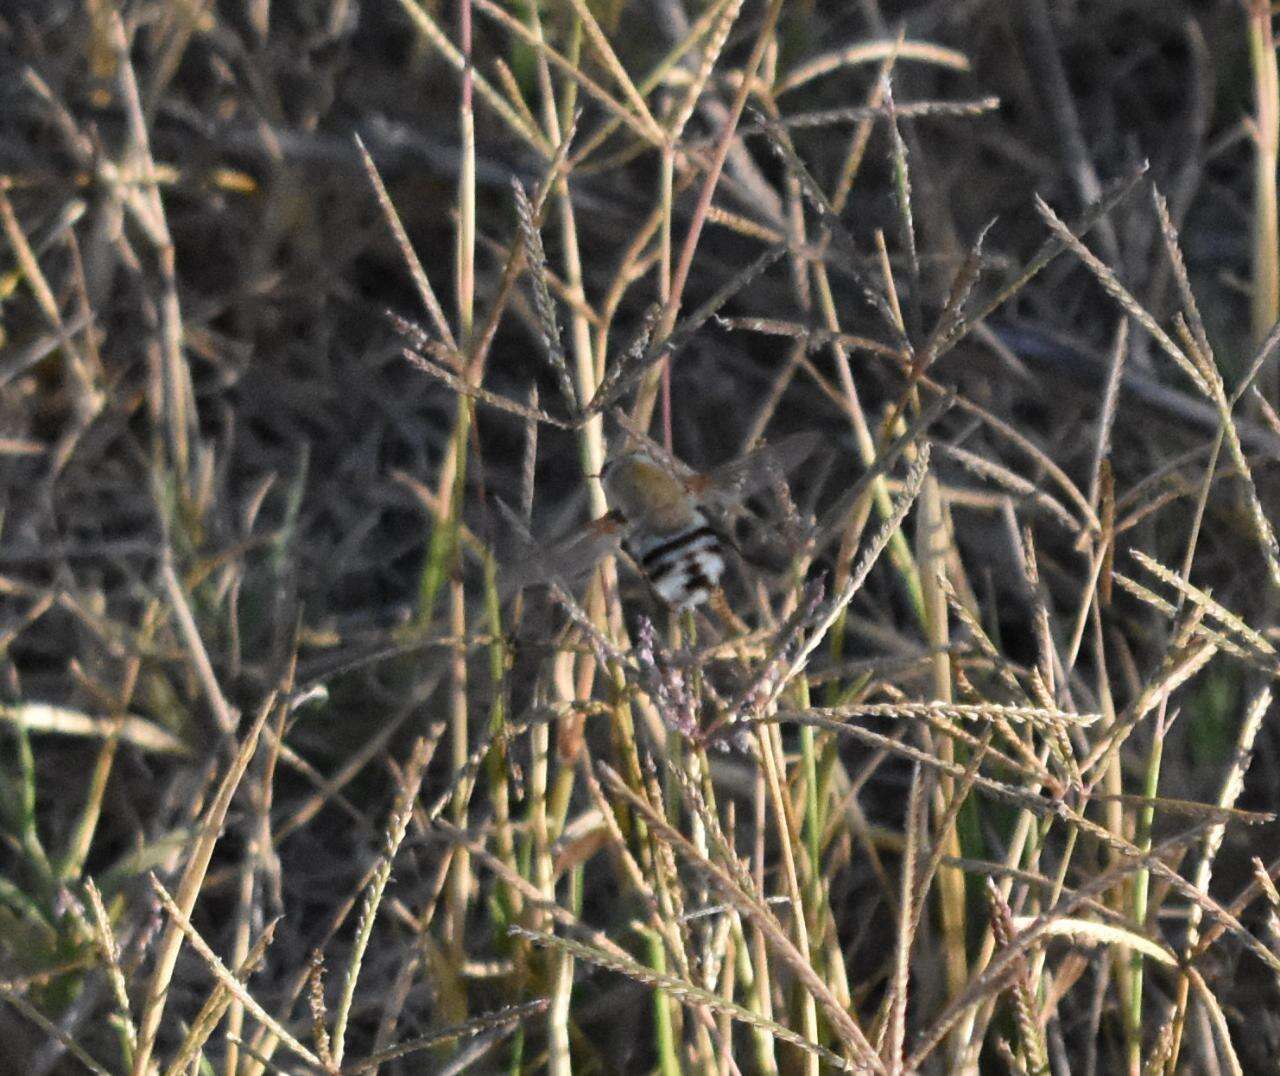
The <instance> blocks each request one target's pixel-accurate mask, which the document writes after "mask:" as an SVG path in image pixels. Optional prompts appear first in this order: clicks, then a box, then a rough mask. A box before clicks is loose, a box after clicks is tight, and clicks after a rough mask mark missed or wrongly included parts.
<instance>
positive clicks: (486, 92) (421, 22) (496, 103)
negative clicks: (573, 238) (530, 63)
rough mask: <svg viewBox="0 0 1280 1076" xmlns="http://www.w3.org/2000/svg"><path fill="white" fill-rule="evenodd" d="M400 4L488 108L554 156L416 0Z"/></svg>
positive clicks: (527, 139)
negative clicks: (467, 77)
mask: <svg viewBox="0 0 1280 1076" xmlns="http://www.w3.org/2000/svg"><path fill="white" fill-rule="evenodd" d="M399 3H400V7H401V9H402V10H403V11H404V13H405V14H406V15H408V16H409V18H410V20H411V21H412V22H413V24H414V26H415V27H417V29H418V31H419V32H420V33H421V34H422V35H423V37H425V38H426V39H427V40H428V41H429V42H430V43H431V45H432V47H433V48H435V49H436V51H437V52H439V53H440V55H441V56H443V57H444V59H445V60H446V61H447V62H448V63H449V65H450V66H451V67H453V68H454V69H455V70H457V71H458V72H459V73H460V74H467V75H469V77H470V78H471V79H472V80H473V82H474V85H475V88H476V92H477V93H479V94H480V96H481V97H483V98H484V100H485V101H486V103H487V104H488V105H489V107H491V108H492V109H493V110H494V112H496V113H497V114H498V116H499V117H501V119H502V120H503V122H504V123H506V124H507V126H508V127H510V128H511V129H512V131H514V132H515V133H516V134H517V135H519V136H520V138H521V140H523V141H525V142H527V143H528V144H529V145H531V146H534V147H535V148H537V149H538V150H539V151H540V152H541V153H542V155H543V156H544V157H545V158H547V159H550V158H551V157H552V156H554V154H555V147H554V146H552V145H551V143H550V142H548V141H547V139H546V138H545V137H543V135H542V132H541V131H539V130H537V128H534V127H531V126H529V124H528V123H526V122H525V120H524V118H523V117H522V116H520V115H519V114H518V113H517V112H516V111H515V109H513V108H512V107H511V106H510V105H509V104H507V101H506V99H505V98H504V97H503V96H502V94H500V93H498V91H497V90H495V89H494V88H493V86H492V85H491V84H490V83H489V82H488V81H487V80H486V79H485V77H484V76H483V75H482V74H481V73H480V72H479V71H476V70H475V69H474V67H472V66H471V63H470V60H469V59H468V58H466V57H464V56H463V55H462V53H461V52H459V51H458V48H457V46H455V45H454V44H453V42H452V41H450V40H449V37H448V35H447V34H446V33H445V32H444V31H443V30H441V29H440V26H439V25H438V24H437V23H436V21H435V19H433V18H432V17H431V16H430V15H429V14H428V13H427V12H426V11H424V10H423V8H422V6H421V5H420V4H418V3H417V2H416V0H399Z"/></svg>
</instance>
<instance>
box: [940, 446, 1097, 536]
mask: <svg viewBox="0 0 1280 1076" xmlns="http://www.w3.org/2000/svg"><path fill="white" fill-rule="evenodd" d="M929 443H930V445H931V446H932V447H933V448H935V449H936V450H937V451H939V452H940V453H941V454H942V455H944V456H947V457H948V458H950V459H953V460H955V461H956V462H957V463H958V464H960V466H961V467H963V468H964V469H965V470H966V471H968V472H969V473H970V474H973V475H975V476H977V477H979V478H984V479H989V480H990V481H992V482H994V483H996V484H997V485H999V486H1003V487H1004V488H1005V489H1006V490H1008V491H1009V492H1010V493H1012V494H1014V495H1015V496H1017V497H1020V498H1023V499H1025V500H1027V501H1029V502H1031V503H1032V504H1034V505H1036V506H1038V507H1040V508H1042V509H1044V511H1045V512H1047V513H1048V514H1049V515H1051V516H1053V518H1054V519H1056V520H1057V521H1058V522H1059V523H1061V524H1062V526H1063V527H1064V528H1065V529H1066V530H1067V531H1068V532H1069V533H1071V534H1078V533H1079V531H1080V529H1081V523H1080V521H1079V520H1078V519H1076V518H1075V516H1073V515H1072V514H1071V513H1070V512H1069V511H1067V509H1066V507H1065V506H1064V505H1063V504H1062V502H1061V501H1059V500H1058V499H1057V498H1055V497H1053V496H1051V495H1049V494H1048V493H1045V492H1044V490H1041V489H1037V488H1036V486H1035V483H1033V482H1031V481H1029V480H1027V479H1025V478H1023V477H1022V476H1021V475H1018V474H1015V473H1014V472H1013V471H1011V470H1009V468H1007V467H1005V466H1003V465H1002V464H1000V463H997V462H996V461H995V460H992V459H988V458H987V457H986V456H982V455H979V454H978V453H976V452H970V451H969V450H968V449H964V448H960V447H958V446H957V445H949V444H947V443H946V442H945V441H930V442H929Z"/></svg>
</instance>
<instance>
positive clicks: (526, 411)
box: [401, 348, 582, 430]
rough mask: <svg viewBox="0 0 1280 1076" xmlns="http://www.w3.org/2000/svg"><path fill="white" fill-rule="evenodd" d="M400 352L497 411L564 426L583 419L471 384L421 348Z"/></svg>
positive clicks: (567, 427)
mask: <svg viewBox="0 0 1280 1076" xmlns="http://www.w3.org/2000/svg"><path fill="white" fill-rule="evenodd" d="M401 354H402V355H404V357H405V359H406V360H407V361H408V362H410V363H412V364H413V365H414V366H415V367H417V369H419V370H421V371H422V372H423V373H424V374H426V375H427V376H428V377H434V378H436V380H438V381H441V382H443V383H444V384H445V385H448V386H449V388H451V389H452V390H453V391H454V392H456V393H458V394H459V395H460V396H468V397H470V398H471V399H473V400H475V401H476V402H477V403H482V404H486V405H488V406H489V407H492V408H494V409H496V410H498V411H505V412H506V413H507V414H508V415H517V416H518V417H520V418H522V419H524V420H525V421H526V422H535V423H538V422H541V423H545V424H546V425H548V426H555V427H556V428H557V429H561V430H574V429H577V428H578V427H579V426H581V425H582V422H581V420H577V421H567V420H565V419H562V418H556V416H555V415H551V414H548V413H547V412H546V411H542V410H539V409H538V408H536V407H529V406H527V405H525V404H522V403H519V402H518V401H516V400H512V399H509V398H508V397H506V396H502V395H500V394H499V393H496V392H491V391H490V390H489V389H486V388H484V387H483V386H480V385H471V384H468V383H467V381H466V380H465V379H463V378H462V377H459V376H458V375H457V374H455V373H454V372H453V371H452V370H450V369H449V368H448V367H446V366H441V365H439V364H438V363H434V362H432V361H431V360H430V359H429V358H427V357H426V356H425V355H423V354H421V353H420V352H417V351H411V350H410V349H409V348H404V349H403V350H402V351H401ZM450 354H452V353H450ZM563 389H564V386H563V385H561V390H562V391H563Z"/></svg>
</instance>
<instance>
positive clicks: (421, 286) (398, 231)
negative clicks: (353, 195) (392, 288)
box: [356, 135, 457, 350]
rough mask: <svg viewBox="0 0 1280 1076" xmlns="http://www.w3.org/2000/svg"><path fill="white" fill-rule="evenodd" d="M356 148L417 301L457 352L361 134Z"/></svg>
mask: <svg viewBox="0 0 1280 1076" xmlns="http://www.w3.org/2000/svg"><path fill="white" fill-rule="evenodd" d="M356 146H357V147H358V148H359V150H360V159H361V160H362V161H363V162H364V170H365V172H367V173H368V176H369V183H370V184H371V185H372V186H373V193H374V194H375V195H376V196H377V198H378V206H379V208H380V209H381V210H382V215H383V217H384V218H385V219H386V222H387V227H389V228H390V229H391V234H392V236H393V237H394V238H395V241H396V246H397V247H399V248H400V256H401V257H402V258H403V259H404V263H405V265H406V266H407V267H408V269H409V275H410V276H412V277H413V283H414V287H416V288H417V289H418V298H419V299H421V300H422V305H423V306H424V307H426V309H427V313H428V314H430V315H431V324H432V325H434V326H435V330H436V332H437V333H439V334H440V339H441V340H442V341H443V342H444V345H445V346H446V347H448V348H452V349H455V350H456V348H457V344H455V342H454V339H453V330H451V329H450V328H449V319H448V318H446V317H445V316H444V308H443V307H441V305H440V300H438V299H437V298H436V293H435V289H434V288H433V287H432V286H431V280H430V278H428V276H427V274H426V271H425V270H424V269H423V268H422V262H420V261H419V260H418V254H417V251H415V250H414V249H413V244H412V243H411V242H410V241H409V235H408V233H407V232H406V231H405V230H404V225H403V224H401V223H400V214H399V213H397V212H396V207H395V206H394V205H392V203H391V198H390V196H389V195H388V194H387V188H386V187H385V186H383V183H382V176H380V175H379V174H378V166H377V165H376V164H374V163H373V158H372V157H371V156H369V151H368V150H367V149H365V145H364V142H362V141H361V139H360V136H359V135H356Z"/></svg>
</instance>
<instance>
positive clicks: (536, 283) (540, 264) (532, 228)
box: [511, 179, 578, 412]
mask: <svg viewBox="0 0 1280 1076" xmlns="http://www.w3.org/2000/svg"><path fill="white" fill-rule="evenodd" d="M511 189H512V191H513V192H514V193H515V196H516V216H517V218H518V219H519V221H520V239H521V242H523V243H524V251H525V260H526V262H527V263H528V267H529V278H530V280H531V281H532V283H533V308H534V310H535V311H536V312H537V314H538V325H539V327H540V328H541V329H542V346H543V348H544V350H545V352H546V359H547V363H548V364H549V365H550V367H551V372H552V373H553V374H555V377H556V383H557V384H558V385H559V387H560V395H561V396H562V397H563V398H564V402H565V406H567V407H568V408H569V409H570V411H571V412H576V411H577V410H578V394H577V391H576V390H575V389H574V387H573V375H572V374H570V373H569V364H568V362H567V361H566V359H565V354H564V344H563V343H562V342H561V339H560V324H559V322H558V321H557V320H556V307H555V303H553V302H552V300H551V292H550V291H549V290H548V289H547V256H546V253H545V252H544V251H543V249H542V233H541V232H540V231H539V230H538V222H537V213H536V212H535V210H534V208H533V204H532V203H531V202H530V201H529V196H528V195H527V194H525V192H524V187H523V186H522V185H521V183H520V181H519V180H516V179H513V180H512V181H511Z"/></svg>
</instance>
